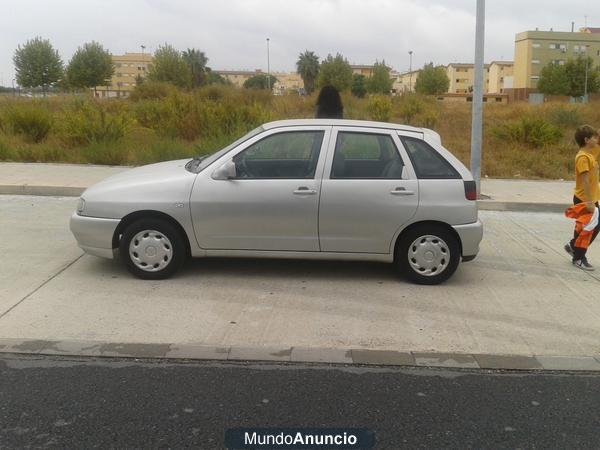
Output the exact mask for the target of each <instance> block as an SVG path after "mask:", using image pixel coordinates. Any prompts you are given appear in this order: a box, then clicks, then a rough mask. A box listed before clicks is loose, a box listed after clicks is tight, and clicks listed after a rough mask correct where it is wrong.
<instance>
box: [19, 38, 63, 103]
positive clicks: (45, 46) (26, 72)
mask: <svg viewBox="0 0 600 450" xmlns="http://www.w3.org/2000/svg"><path fill="white" fill-rule="evenodd" d="M13 63H14V64H15V72H16V78H17V83H19V86H22V87H25V88H36V87H40V86H41V87H42V89H43V92H44V93H45V92H46V89H47V88H48V87H49V86H52V85H53V84H54V83H56V82H57V81H58V80H60V79H61V77H62V75H63V63H62V60H61V59H60V56H58V52H57V51H56V50H54V48H53V47H52V44H50V41H49V40H47V39H42V38H41V37H36V38H34V39H32V40H29V41H27V43H26V44H25V45H23V46H22V47H21V46H20V45H19V46H18V47H17V49H16V50H15V54H14V56H13Z"/></svg>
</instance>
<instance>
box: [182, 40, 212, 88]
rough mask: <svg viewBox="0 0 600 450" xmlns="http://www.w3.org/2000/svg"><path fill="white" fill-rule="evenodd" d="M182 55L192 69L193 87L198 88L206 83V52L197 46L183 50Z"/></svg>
mask: <svg viewBox="0 0 600 450" xmlns="http://www.w3.org/2000/svg"><path fill="white" fill-rule="evenodd" d="M182 56H183V59H184V61H185V62H186V63H187V64H188V66H190V70H191V71H192V87H193V88H196V87H198V86H202V85H203V84H205V81H206V64H207V63H208V58H207V57H206V55H205V54H204V52H201V51H200V50H196V49H195V48H188V49H187V50H186V51H184V52H183V54H182Z"/></svg>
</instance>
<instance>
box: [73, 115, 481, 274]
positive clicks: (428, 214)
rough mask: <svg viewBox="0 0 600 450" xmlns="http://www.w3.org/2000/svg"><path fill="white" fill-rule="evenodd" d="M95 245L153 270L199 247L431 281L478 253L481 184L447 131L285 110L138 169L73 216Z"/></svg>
mask: <svg viewBox="0 0 600 450" xmlns="http://www.w3.org/2000/svg"><path fill="white" fill-rule="evenodd" d="M71 231H72V232H73V234H74V235H75V238H76V239H77V242H78V244H79V246H80V247H81V248H82V249H83V250H85V251H86V252H87V253H90V254H93V255H97V256H103V257H107V258H113V257H115V256H116V255H117V253H118V254H120V257H121V258H122V259H123V261H124V263H125V265H126V266H127V267H128V269H129V270H130V271H131V272H132V273H133V274H134V275H136V276H138V277H140V278H144V279H161V278H166V277H168V276H170V275H172V274H173V273H174V272H175V271H176V270H177V269H178V268H179V267H180V266H181V265H182V263H183V262H184V261H185V259H186V258H187V257H188V256H194V257H215V256H227V257H232V256H239V257H269V258H312V259H338V260H339V259H343V260H370V261H386V262H390V263H394V264H395V265H396V266H397V267H398V269H399V270H400V272H401V273H402V274H404V275H405V276H406V277H408V279H410V280H412V281H413V282H416V283H420V284H437V283H440V282H443V281H445V280H447V279H448V278H449V277H450V276H451V275H452V274H453V273H454V271H455V270H456V268H457V266H458V263H459V261H460V260H462V261H469V260H472V259H473V258H475V256H476V255H477V252H478V251H479V243H480V242H481V239H482V235H483V228H482V224H481V222H480V221H479V220H478V217H477V203H476V190H475V182H474V181H473V177H472V175H471V173H470V172H469V170H468V169H467V168H466V167H465V166H464V165H463V164H462V163H461V162H460V161H459V160H458V159H457V158H455V157H454V156H453V155H452V154H451V153H450V152H448V151H447V150H446V149H445V148H444V147H442V145H441V142H440V137H439V135H438V134H437V133H435V132H433V131H431V130H428V129H423V128H414V127H410V126H404V125H397V124H391V123H379V122H367V121H352V120H329V119H309V120H284V121H278V122H271V123H267V124H264V125H263V126H261V127H259V128H257V129H255V130H253V131H251V132H250V133H248V134H247V135H245V136H243V137H242V138H240V139H239V140H237V141H235V142H234V143H232V144H231V145H229V146H228V147H226V148H224V149H222V150H220V151H218V152H216V153H214V154H212V155H210V156H208V157H203V158H195V159H192V160H179V161H169V162H163V163H158V164H151V165H148V166H143V167H138V168H135V169H132V170H128V171H126V172H123V173H121V174H118V175H116V176H113V177H110V178H108V179H106V180H104V181H102V182H100V183H98V184H96V185H94V186H92V187H90V188H89V189H87V190H86V191H85V192H84V193H83V195H82V196H81V199H80V201H79V204H78V206H77V211H76V212H75V213H74V214H73V216H72V218H71Z"/></svg>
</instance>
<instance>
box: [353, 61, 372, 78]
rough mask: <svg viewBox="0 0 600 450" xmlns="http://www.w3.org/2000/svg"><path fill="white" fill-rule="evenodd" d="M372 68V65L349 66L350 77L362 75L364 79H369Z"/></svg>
mask: <svg viewBox="0 0 600 450" xmlns="http://www.w3.org/2000/svg"><path fill="white" fill-rule="evenodd" d="M373 67H374V66H372V65H371V66H368V65H361V64H350V68H351V69H352V75H364V76H365V77H366V78H370V77H371V76H372V75H373Z"/></svg>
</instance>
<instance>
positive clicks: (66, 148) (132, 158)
mask: <svg viewBox="0 0 600 450" xmlns="http://www.w3.org/2000/svg"><path fill="white" fill-rule="evenodd" d="M315 100H316V97H315V96H312V97H298V96H295V95H287V96H281V97H273V96H270V95H268V94H267V93H265V92H260V91H248V90H241V89H235V88H231V87H223V86H215V87H208V88H204V89H201V90H198V91H195V92H191V93H190V92H182V91H178V90H177V89H175V88H172V87H169V86H164V85H160V86H152V85H150V86H148V85H146V87H145V90H144V91H142V92H139V93H138V95H136V96H135V97H134V98H132V99H130V100H123V99H121V100H117V99H112V100H103V101H97V100H93V99H90V98H87V97H76V98H74V97H70V96H65V97H52V98H47V99H43V100H39V99H37V100H32V99H27V98H12V97H0V160H3V161H27V162H34V161H39V162H71V163H95V164H134V165H135V164H146V163H151V162H156V161H164V160H169V159H176V158H186V157H189V156H192V155H196V154H205V153H209V152H212V151H215V150H217V149H219V148H221V147H223V146H224V145H226V144H227V143H229V142H231V141H233V140H234V139H235V138H237V137H239V136H240V135H241V134H243V133H245V132H247V131H249V130H250V129H252V128H254V127H256V126H258V125H260V124H261V123H264V122H266V121H270V120H278V119H290V118H308V117H313V115H314V103H315ZM343 102H344V112H345V117H347V118H349V119H359V120H370V119H373V118H374V116H376V117H379V118H381V117H390V121H391V122H395V123H407V124H411V125H415V126H424V127H427V128H433V129H435V130H436V131H437V132H438V133H439V134H440V135H441V136H442V142H443V143H444V145H445V146H446V147H447V148H448V149H449V150H450V151H452V152H453V153H454V154H455V155H456V156H457V157H458V158H459V159H461V160H462V161H463V162H464V163H465V164H466V165H467V166H469V163H470V136H471V132H470V129H471V105H470V104H468V103H439V102H437V101H436V100H435V99H433V98H426V97H421V96H416V95H412V96H404V97H396V98H393V99H392V101H391V102H389V103H388V102H387V99H386V102H385V104H383V102H381V100H380V99H369V98H366V99H358V98H356V97H352V96H351V95H349V94H344V95H343ZM36 109H39V110H40V111H41V112H40V111H36ZM581 123H589V124H591V125H593V126H598V125H599V124H600V108H598V107H597V105H595V104H588V105H569V104H562V103H549V104H545V105H528V104H525V103H516V104H510V105H503V104H489V105H488V104H486V105H485V106H484V137H483V142H484V145H483V158H482V175H484V176H485V175H487V176H489V177H502V178H547V179H561V178H562V179H571V178H572V173H573V157H574V155H575V152H576V147H575V143H574V142H573V139H572V136H573V132H574V130H575V128H576V127H577V125H579V124H581ZM27 124H32V125H27ZM28 126H31V127H34V126H37V127H39V128H40V129H41V130H42V131H43V132H38V131H36V130H31V133H28V131H29V130H28V129H26V128H27V127H28ZM523 126H525V127H526V128H527V133H529V132H530V131H531V130H530V128H531V127H533V128H534V129H533V136H534V138H533V139H531V138H529V137H528V136H529V135H527V136H525V137H523V133H520V134H519V132H514V130H517V131H519V127H523ZM24 127H25V128H24ZM45 127H48V129H47V130H46V128H45ZM506 130H509V131H511V133H508V134H507V133H506ZM548 130H550V131H548ZM556 130H558V132H557V131H556ZM527 133H525V134H527ZM544 133H550V134H552V133H553V134H552V136H546V134H544ZM540 136H541V137H540ZM546 138H548V139H546ZM539 142H544V143H545V144H543V145H536V143H539Z"/></svg>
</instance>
